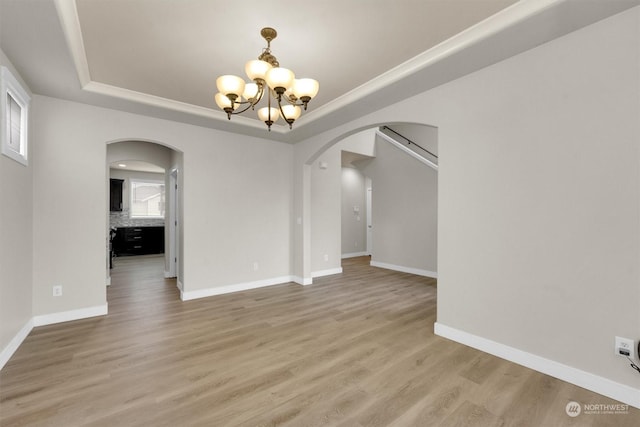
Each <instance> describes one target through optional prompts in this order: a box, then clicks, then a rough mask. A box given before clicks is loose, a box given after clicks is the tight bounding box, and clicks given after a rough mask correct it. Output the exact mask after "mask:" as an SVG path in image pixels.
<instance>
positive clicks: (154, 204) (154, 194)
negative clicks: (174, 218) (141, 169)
mask: <svg viewBox="0 0 640 427" xmlns="http://www.w3.org/2000/svg"><path fill="white" fill-rule="evenodd" d="M130 211H131V218H164V182H161V181H141V180H131V206H130Z"/></svg>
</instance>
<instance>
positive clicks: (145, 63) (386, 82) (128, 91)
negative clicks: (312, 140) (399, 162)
mask: <svg viewBox="0 0 640 427" xmlns="http://www.w3.org/2000/svg"><path fill="white" fill-rule="evenodd" d="M638 3H639V0H611V1H609V0H523V1H519V2H515V0H369V1H367V2H355V1H354V2H346V1H339V0H323V1H314V2H311V1H307V2H304V1H298V2H291V1H284V0H272V1H269V2H265V1H260V0H243V1H237V2H229V1H225V2H222V1H218V0H180V1H177V0H176V1H168V0H77V1H73V0H0V45H1V47H2V50H3V51H4V52H5V53H6V54H7V56H8V57H9V58H10V59H11V61H12V62H13V64H14V66H15V67H16V68H17V69H18V72H19V73H20V74H21V76H22V77H23V78H24V79H25V81H26V83H27V84H28V85H29V87H30V89H31V90H32V91H33V92H35V93H37V94H42V95H47V96H54V97H58V98H62V99H70V100H74V101H79V102H85V103H88V104H93V105H99V106H103V107H108V108H118V109H121V110H125V111H130V112H135V113H140V114H147V115H150V116H154V117H160V118H167V119H171V120H177V121H182V122H186V123H192V124H197V125H201V126H207V127H212V128H216V129H221V130H226V131H232V132H238V133H243V134H246V135H254V136H260V137H265V138H271V139H277V140H281V141H285V142H297V141H300V140H302V139H304V138H306V137H309V136H311V135H313V134H314V133H316V132H319V131H322V130H324V129H326V128H328V127H332V126H337V125H340V124H342V123H345V122H347V121H349V120H352V119H353V118H355V117H358V116H359V115H362V114H365V113H368V112H371V111H375V110H376V109H379V108H381V107H383V106H385V105H386V104H388V103H392V102H397V101H401V100H402V99H405V98H406V97H408V96H411V95H412V94H414V93H416V92H419V91H423V90H427V89H429V88H431V87H435V86H437V85H439V84H442V83H444V82H446V81H449V80H452V79H455V78H458V77H460V76H463V75H465V74H467V73H470V72H473V71H475V70H477V69H480V68H482V67H485V66H487V65H490V64H492V63H495V62H497V61H499V60H502V59H505V58H507V57H509V56H512V55H514V54H517V53H519V52H521V51H523V50H526V49H530V48H532V47H535V46H537V45H539V44H541V43H544V42H546V41H549V40H551V39H553V38H556V37H558V36H561V35H564V34H566V33H568V32H570V31H573V30H575V29H577V28H580V27H582V26H584V25H588V24H590V23H592V22H595V21H597V20H599V19H603V18H605V17H607V16H610V15H612V14H614V13H617V12H620V11H622V10H624V9H627V8H629V7H632V6H634V5H637V4H638ZM265 26H271V27H274V28H275V29H276V30H277V31H278V37H277V38H276V39H275V40H274V41H273V42H272V46H271V47H272V52H273V54H274V55H276V56H277V58H278V60H279V61H280V64H281V65H282V66H284V67H287V68H291V69H292V70H294V71H295V72H296V75H297V77H313V78H315V79H317V80H319V81H320V93H319V94H318V96H317V98H316V99H314V100H312V102H311V103H310V106H309V111H308V112H307V113H306V114H303V117H301V118H300V119H299V120H298V122H296V123H295V124H294V129H293V130H292V131H289V130H288V127H286V126H274V130H273V131H272V132H270V133H268V132H266V127H265V126H264V124H263V123H261V122H259V121H258V120H256V119H254V118H253V117H254V114H252V113H251V112H247V113H245V114H243V116H247V117H241V116H233V118H232V120H231V122H229V121H228V120H227V118H226V114H224V113H223V112H221V111H219V109H218V108H217V107H216V105H215V102H214V101H213V95H214V94H215V92H216V89H215V79H216V78H217V76H219V75H222V74H236V75H240V76H242V77H245V76H244V63H245V62H246V61H248V60H250V59H254V58H256V57H257V56H258V55H259V54H260V52H261V50H262V48H263V47H264V46H265V42H264V40H263V39H262V38H261V36H260V29H261V28H262V27H265Z"/></svg>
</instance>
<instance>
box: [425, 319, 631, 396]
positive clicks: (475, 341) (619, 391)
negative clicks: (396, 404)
mask: <svg viewBox="0 0 640 427" xmlns="http://www.w3.org/2000/svg"><path fill="white" fill-rule="evenodd" d="M434 332H435V334H436V335H439V336H441V337H444V338H448V339H450V340H452V341H456V342H459V343H461V344H465V345H467V346H469V347H473V348H476V349H478V350H481V351H484V352H485V353H489V354H493V355H494V356H497V357H500V358H502V359H506V360H509V361H511V362H514V363H517V364H519V365H522V366H526V367H527V368H531V369H533V370H535V371H538V372H542V373H543V374H547V375H550V376H552V377H555V378H558V379H560V380H562V381H566V382H568V383H571V384H574V385H577V386H579V387H582V388H586V389H587V390H591V391H593V392H595V393H599V394H601V395H603V396H607V397H610V398H612V399H615V400H618V401H620V402H622V403H625V404H627V405H630V406H633V407H636V408H639V409H640V390H638V389H636V388H633V387H630V386H628V385H625V384H620V383H617V382H615V381H612V380H610V379H607V378H604V377H601V376H598V375H594V374H592V373H589V372H586V371H583V370H581V369H577V368H574V367H572V366H568V365H564V364H562V363H559V362H556V361H554V360H550V359H545V358H544V357H540V356H536V355H535V354H531V353H527V352H526V351H522V350H518V349H517V348H513V347H509V346H508V345H504V344H500V343H498V342H495V341H491V340H489V339H486V338H483V337H479V336H477V335H473V334H470V333H468V332H464V331H461V330H459V329H455V328H451V327H449V326H446V325H443V324H441V323H437V322H436V324H435V325H434Z"/></svg>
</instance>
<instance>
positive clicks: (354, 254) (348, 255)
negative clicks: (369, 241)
mask: <svg viewBox="0 0 640 427" xmlns="http://www.w3.org/2000/svg"><path fill="white" fill-rule="evenodd" d="M367 255H369V254H368V253H367V252H352V253H350V254H342V259H346V258H356V257H359V256H367Z"/></svg>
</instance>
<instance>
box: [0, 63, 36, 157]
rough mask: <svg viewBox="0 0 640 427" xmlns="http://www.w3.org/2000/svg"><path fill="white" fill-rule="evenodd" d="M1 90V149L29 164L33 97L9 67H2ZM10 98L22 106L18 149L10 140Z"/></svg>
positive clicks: (8, 155) (9, 155) (0, 69)
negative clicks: (30, 110) (30, 120)
mask: <svg viewBox="0 0 640 427" xmlns="http://www.w3.org/2000/svg"><path fill="white" fill-rule="evenodd" d="M0 90H1V92H2V93H1V95H2V102H0V118H1V119H0V123H1V125H0V128H1V129H2V131H1V133H2V135H0V145H1V150H0V151H1V152H2V154H4V155H5V156H7V157H9V158H10V159H13V160H15V161H16V162H18V163H20V164H22V165H24V166H28V164H29V162H28V153H29V135H28V134H29V108H30V107H29V103H30V101H31V97H30V96H29V94H28V93H27V91H26V90H25V88H23V87H22V85H21V84H20V82H19V81H18V79H17V78H16V77H15V76H14V75H13V74H12V73H11V71H10V70H9V69H8V68H7V67H0ZM9 98H10V99H12V100H13V102H15V104H16V105H17V106H18V107H19V108H20V124H19V127H20V141H19V142H18V144H19V147H17V148H18V149H17V150H16V149H14V147H12V146H11V141H10V134H11V129H12V126H11V120H12V118H11V117H9V110H8V108H9V106H8V105H7V104H8V101H9Z"/></svg>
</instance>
